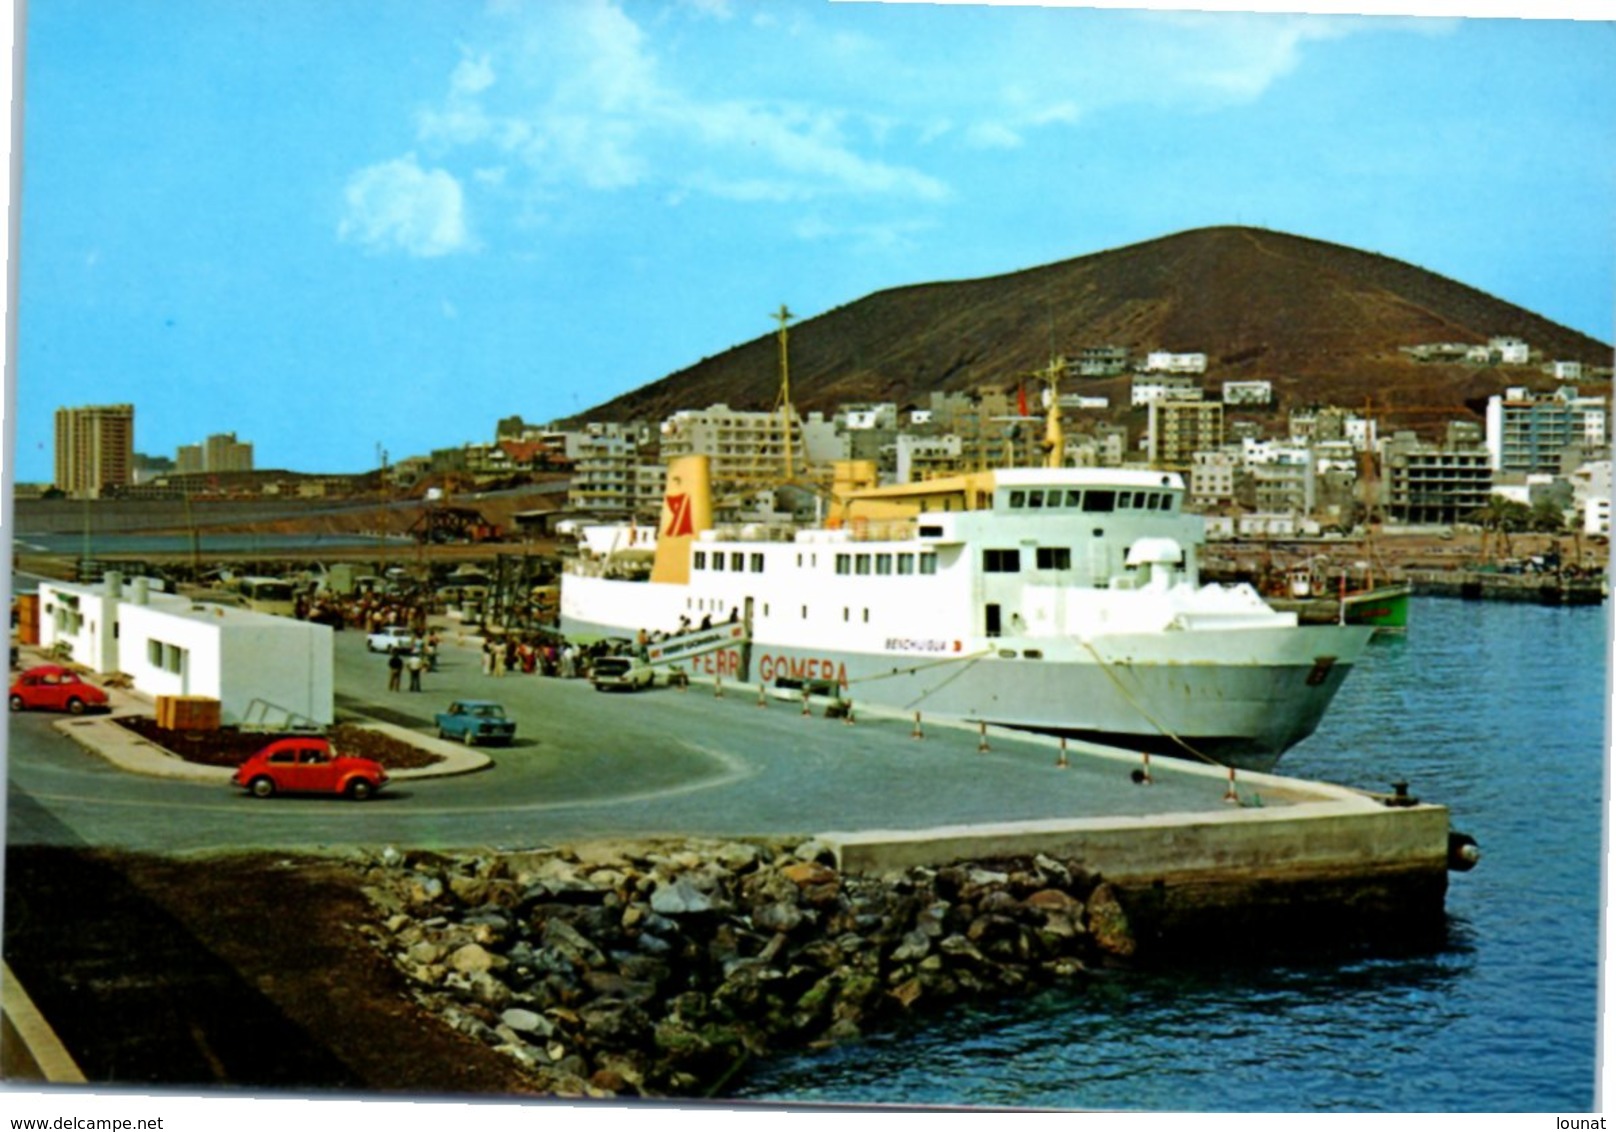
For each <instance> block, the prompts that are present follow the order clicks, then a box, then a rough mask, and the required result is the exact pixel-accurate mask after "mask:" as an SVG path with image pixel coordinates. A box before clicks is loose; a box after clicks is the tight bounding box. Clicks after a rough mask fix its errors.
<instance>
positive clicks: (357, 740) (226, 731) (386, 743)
mask: <svg viewBox="0 0 1616 1132" xmlns="http://www.w3.org/2000/svg"><path fill="white" fill-rule="evenodd" d="M118 722H119V723H120V724H122V725H123V726H124V727H127V728H128V729H129V730H131V731H133V732H135V733H136V734H138V735H140V736H141V737H142V738H144V739H147V740H150V741H151V742H152V743H155V744H156V745H157V746H159V747H162V748H163V749H164V750H167V751H170V752H172V753H174V754H176V755H178V756H179V757H180V758H182V759H185V760H186V761H187V762H193V763H200V764H202V765H204V766H222V767H232V768H233V767H238V766H240V765H241V764H242V763H243V762H245V761H246V760H247V759H248V758H249V757H250V756H252V755H254V754H256V753H257V752H258V751H259V750H261V749H262V748H263V747H264V746H265V744H267V743H269V742H271V741H272V740H273V739H274V738H275V736H274V735H268V734H265V733H263V732H259V731H241V730H238V729H236V728H234V727H221V728H219V729H218V730H215V731H176V730H172V729H170V728H166V727H159V726H157V722H156V721H155V720H153V719H151V718H149V717H146V716H124V717H121V718H120V719H119V720H118ZM325 734H326V738H328V739H329V740H330V741H331V745H332V746H333V747H334V748H335V749H336V750H337V751H338V752H340V753H342V754H344V755H357V756H359V757H361V758H367V759H374V760H376V761H377V762H379V763H381V764H382V766H384V767H386V768H387V769H388V770H414V769H417V768H420V767H427V766H432V765H433V764H434V763H438V762H442V761H443V760H442V759H440V758H439V757H438V756H437V755H434V754H429V753H428V752H426V751H424V750H422V749H421V748H420V747H417V746H415V745H414V744H413V743H406V742H404V741H403V740H401V739H394V738H392V737H391V736H388V735H383V734H382V733H381V732H379V731H372V730H370V729H369V728H365V727H357V726H354V725H353V724H347V723H339V724H337V725H336V726H334V727H331V728H329V729H327V731H326V733H325Z"/></svg>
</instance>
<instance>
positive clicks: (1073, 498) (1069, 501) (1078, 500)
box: [1066, 491, 1083, 511]
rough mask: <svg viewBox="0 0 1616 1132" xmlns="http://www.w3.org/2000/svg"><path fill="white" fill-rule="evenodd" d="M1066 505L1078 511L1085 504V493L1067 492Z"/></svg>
mask: <svg viewBox="0 0 1616 1132" xmlns="http://www.w3.org/2000/svg"><path fill="white" fill-rule="evenodd" d="M1066 506H1068V507H1070V508H1071V509H1072V510H1074V511H1076V510H1078V509H1080V508H1081V507H1082V506H1083V493H1082V492H1081V491H1068V492H1067V493H1066Z"/></svg>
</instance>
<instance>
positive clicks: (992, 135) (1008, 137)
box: [965, 122, 1026, 149]
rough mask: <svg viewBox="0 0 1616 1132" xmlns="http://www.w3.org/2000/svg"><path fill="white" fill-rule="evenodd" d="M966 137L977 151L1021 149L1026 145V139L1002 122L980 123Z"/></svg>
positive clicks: (966, 133)
mask: <svg viewBox="0 0 1616 1132" xmlns="http://www.w3.org/2000/svg"><path fill="white" fill-rule="evenodd" d="M965 137H966V140H967V141H969V142H970V144H971V145H973V146H975V147H976V148H977V149H1019V148H1020V147H1021V146H1023V145H1024V144H1026V139H1024V138H1023V137H1022V136H1021V135H1020V134H1018V133H1017V132H1016V131H1014V130H1012V129H1011V128H1010V127H1009V126H1006V125H1005V124H1004V123H1002V122H978V123H977V124H976V125H974V126H972V127H971V128H970V129H969V130H967V131H966V132H965Z"/></svg>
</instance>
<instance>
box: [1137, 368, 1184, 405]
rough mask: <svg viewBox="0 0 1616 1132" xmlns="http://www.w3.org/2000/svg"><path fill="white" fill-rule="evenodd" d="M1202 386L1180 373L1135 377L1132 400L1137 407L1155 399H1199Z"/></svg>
mask: <svg viewBox="0 0 1616 1132" xmlns="http://www.w3.org/2000/svg"><path fill="white" fill-rule="evenodd" d="M1200 399H1201V387H1200V386H1199V385H1197V384H1196V383H1195V380H1194V379H1193V378H1189V377H1181V376H1178V375H1172V376H1166V377H1136V378H1134V379H1133V385H1132V392H1131V395H1130V401H1131V403H1132V405H1133V406H1134V407H1135V408H1138V407H1139V406H1140V405H1149V404H1150V403H1151V402H1153V401H1199V400H1200Z"/></svg>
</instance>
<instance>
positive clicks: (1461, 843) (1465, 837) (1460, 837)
mask: <svg viewBox="0 0 1616 1132" xmlns="http://www.w3.org/2000/svg"><path fill="white" fill-rule="evenodd" d="M1480 861H1481V846H1479V845H1477V844H1476V839H1475V838H1474V837H1471V836H1470V835H1469V834H1468V833H1460V832H1458V831H1457V830H1449V831H1448V869H1449V870H1450V871H1452V872H1456V873H1468V872H1469V871H1470V870H1471V869H1473V868H1475V867H1476V865H1477V864H1478V863H1479V862H1480Z"/></svg>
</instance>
